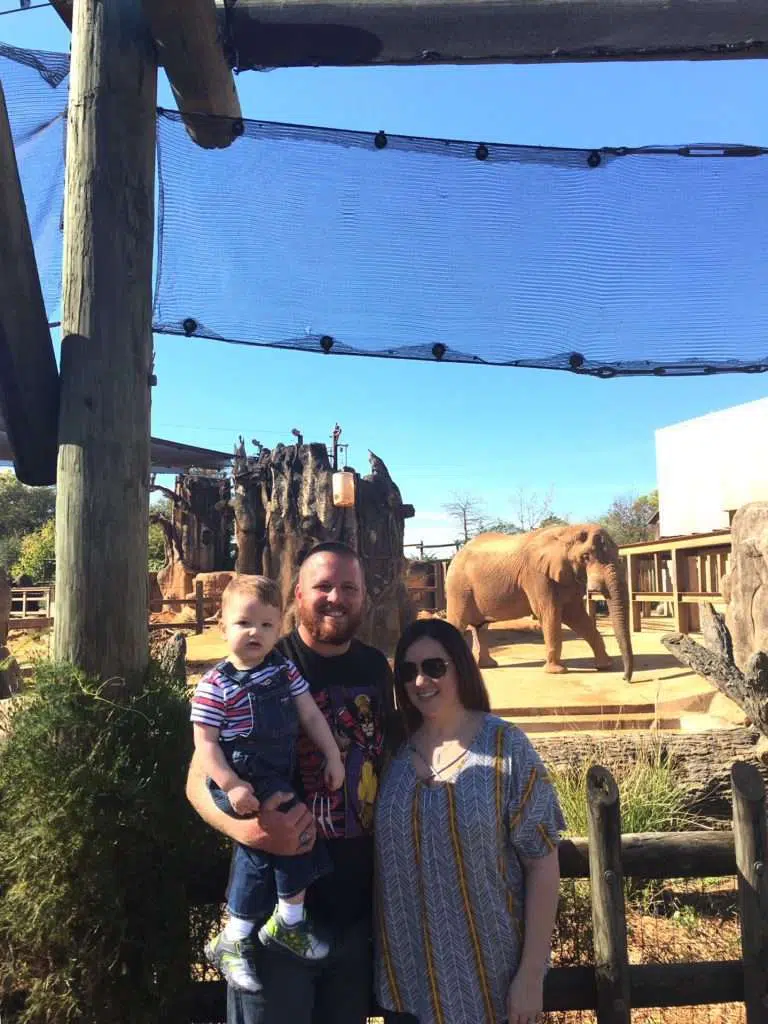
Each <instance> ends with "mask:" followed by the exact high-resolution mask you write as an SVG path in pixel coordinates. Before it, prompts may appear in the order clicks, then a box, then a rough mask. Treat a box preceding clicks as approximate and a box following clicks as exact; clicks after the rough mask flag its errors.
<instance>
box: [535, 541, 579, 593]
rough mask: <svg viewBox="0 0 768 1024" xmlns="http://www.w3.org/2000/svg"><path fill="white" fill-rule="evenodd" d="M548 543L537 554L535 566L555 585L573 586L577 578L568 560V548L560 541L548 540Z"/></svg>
mask: <svg viewBox="0 0 768 1024" xmlns="http://www.w3.org/2000/svg"><path fill="white" fill-rule="evenodd" d="M547 539H548V543H547V544H542V545H541V546H540V548H539V550H538V551H537V552H536V557H535V559H534V564H535V566H536V568H537V569H538V571H539V572H541V573H544V575H545V576H548V577H549V579H551V580H554V582H555V583H563V584H573V583H575V582H576V577H575V575H574V572H573V566H572V565H571V563H570V561H569V559H568V548H567V546H566V544H565V543H564V542H563V541H562V540H560V539H554V538H547Z"/></svg>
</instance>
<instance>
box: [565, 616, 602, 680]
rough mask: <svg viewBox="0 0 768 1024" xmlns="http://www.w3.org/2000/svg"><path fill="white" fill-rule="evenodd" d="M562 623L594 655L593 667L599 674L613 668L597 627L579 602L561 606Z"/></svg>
mask: <svg viewBox="0 0 768 1024" xmlns="http://www.w3.org/2000/svg"><path fill="white" fill-rule="evenodd" d="M563 622H564V623H565V624H566V626H570V628H571V629H572V630H573V632H574V633H575V634H576V635H577V636H580V637H581V638H582V640H586V641H587V643H588V644H589V646H590V647H591V648H592V650H593V652H594V655H595V666H596V667H597V670H598V671H599V672H605V671H608V670H609V669H612V668H613V661H612V660H611V657H610V655H609V654H608V652H607V651H606V649H605V643H604V642H603V638H602V637H601V636H600V633H599V631H598V628H597V626H596V625H595V623H594V622H593V621H592V619H591V618H590V617H589V615H588V613H587V609H586V608H585V607H584V604H583V602H582V601H580V600H576V601H572V602H570V604H567V605H564V606H563Z"/></svg>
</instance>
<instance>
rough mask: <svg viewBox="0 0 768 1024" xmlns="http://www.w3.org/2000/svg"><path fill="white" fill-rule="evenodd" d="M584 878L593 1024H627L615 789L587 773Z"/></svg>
mask: <svg viewBox="0 0 768 1024" xmlns="http://www.w3.org/2000/svg"><path fill="white" fill-rule="evenodd" d="M587 809H588V825H589V877H590V888H591V892H592V931H593V935H594V946H595V986H596V990H597V1021H598V1024H630V1015H631V1014H630V991H629V956H628V953H627V921H626V914H625V909H624V871H623V868H622V864H621V809H620V807H619V790H618V787H617V786H616V783H615V781H614V779H613V776H612V775H611V773H610V772H609V771H608V770H607V769H606V768H602V767H601V766H600V765H594V766H593V767H592V768H590V769H589V771H588V773H587Z"/></svg>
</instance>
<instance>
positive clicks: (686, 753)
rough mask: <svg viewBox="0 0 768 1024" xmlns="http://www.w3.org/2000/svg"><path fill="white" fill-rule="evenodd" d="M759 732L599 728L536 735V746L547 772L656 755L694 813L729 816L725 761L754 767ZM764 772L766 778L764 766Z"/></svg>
mask: <svg viewBox="0 0 768 1024" xmlns="http://www.w3.org/2000/svg"><path fill="white" fill-rule="evenodd" d="M760 741H761V734H760V733H759V732H758V730H757V729H754V728H735V729H713V730H711V731H710V732H701V733H688V732H686V733H674V732H658V733H655V734H654V736H653V737H649V736H648V733H647V732H639V733H631V732H627V731H620V732H614V733H609V732H603V733H601V734H600V736H599V739H596V737H595V736H594V735H590V734H589V733H579V732H571V733H568V734H567V735H563V736H537V737H536V750H537V751H538V752H539V754H540V755H541V757H542V759H543V761H544V763H545V764H546V765H547V767H548V768H550V769H551V770H553V771H560V772H567V771H568V770H569V768H570V766H572V765H573V764H582V763H584V762H585V761H587V762H589V761H591V760H597V758H598V757H599V758H602V759H604V760H605V762H606V763H607V764H610V765H611V766H612V767H616V769H617V770H618V769H619V768H620V766H622V765H624V764H627V765H630V764H632V763H634V762H635V761H638V760H642V759H644V758H645V759H647V758H648V757H649V756H651V757H653V758H660V759H661V760H662V762H663V763H666V764H668V765H669V766H670V767H671V768H672V770H673V771H674V774H675V780H676V782H677V783H678V784H679V785H680V786H681V787H682V788H683V789H684V790H685V794H686V804H687V808H688V810H690V811H694V812H695V813H697V814H701V815H706V816H711V817H716V818H719V819H723V820H728V821H730V818H731V766H732V764H733V762H734V761H748V762H750V763H752V764H755V765H756V766H757V767H758V769H760V760H759V759H760V755H761V745H760ZM762 771H763V775H764V777H768V773H766V771H765V768H763V769H762Z"/></svg>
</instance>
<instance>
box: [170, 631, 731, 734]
mask: <svg viewBox="0 0 768 1024" xmlns="http://www.w3.org/2000/svg"><path fill="white" fill-rule="evenodd" d="M515 625H516V626H517V625H519V623H515ZM598 625H599V627H600V631H601V633H602V634H603V636H604V637H605V643H606V647H607V649H608V653H609V654H610V655H612V656H613V657H615V659H616V660H615V664H616V670H615V671H613V672H597V671H596V670H595V668H594V662H593V659H592V652H591V650H590V648H589V646H588V645H587V644H586V643H585V641H583V640H580V639H579V638H578V637H576V636H575V635H574V634H572V633H571V632H569V631H566V632H565V634H564V640H563V660H564V662H565V664H566V665H567V666H568V668H569V671H568V672H567V673H566V674H564V675H548V674H547V673H546V672H544V670H543V667H542V666H543V663H544V642H543V638H542V636H541V633H540V631H538V630H536V629H531V628H529V629H522V630H521V629H510V628H509V625H508V624H506V623H497V624H495V625H493V626H492V627H491V652H492V654H493V656H494V658H495V659H496V660H497V661H498V662H499V667H498V668H495V669H486V670H485V671H484V672H483V675H484V678H485V682H486V685H487V686H488V691H489V693H490V696H491V705H492V707H493V709H494V711H495V712H496V713H497V714H499V715H501V716H502V717H503V718H506V719H508V720H510V721H514V722H515V723H516V724H518V725H519V726H520V727H521V728H523V729H524V730H525V731H526V732H530V733H532V734H538V735H541V734H546V733H562V732H568V731H571V730H579V731H585V732H603V731H605V730H623V729H627V730H640V731H645V730H648V729H660V730H673V731H685V732H703V731H707V730H710V729H727V728H732V727H733V726H734V725H740V724H742V723H743V721H744V715H743V713H742V711H741V709H740V708H738V707H737V705H735V704H734V703H733V702H732V701H730V700H728V698H727V697H725V696H724V695H723V694H721V693H720V692H719V691H718V690H716V689H714V688H713V687H712V686H710V685H709V683H707V682H705V680H703V679H702V678H701V677H700V676H697V675H696V674H695V673H694V672H691V671H690V669H687V668H684V667H683V666H682V665H680V664H679V663H678V662H676V661H675V659H674V658H673V657H672V656H671V655H670V654H668V653H667V651H666V649H665V648H664V647H663V646H662V644H661V636H662V635H663V634H664V633H671V632H673V630H674V627H673V625H672V623H671V621H666V620H648V621H647V623H646V621H645V620H644V622H643V632H641V633H635V634H633V640H632V642H633V649H634V652H635V671H634V676H633V679H632V682H631V683H627V682H626V681H625V680H624V679H623V678H622V672H623V670H622V666H621V660H620V658H619V650H618V644H617V643H616V639H615V637H614V636H613V633H612V631H611V629H610V625H609V624H608V622H607V621H606V620H598ZM225 653H226V648H225V645H224V641H223V638H222V636H221V633H220V631H219V629H218V628H208V629H206V630H205V632H204V633H202V634H201V635H199V636H188V637H187V662H188V664H189V669H190V682H194V681H195V680H196V679H197V678H199V676H200V674H201V673H202V672H204V671H205V669H206V668H207V667H208V666H209V665H210V664H212V663H215V662H216V661H217V660H219V659H220V658H222V657H224V655H225Z"/></svg>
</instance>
